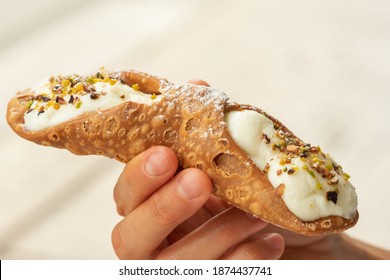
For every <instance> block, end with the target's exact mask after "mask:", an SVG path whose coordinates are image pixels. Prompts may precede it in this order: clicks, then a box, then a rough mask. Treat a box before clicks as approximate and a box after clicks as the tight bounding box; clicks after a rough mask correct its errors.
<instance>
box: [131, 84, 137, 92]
mask: <svg viewBox="0 0 390 280" xmlns="http://www.w3.org/2000/svg"><path fill="white" fill-rule="evenodd" d="M131 87H132V88H133V89H134V90H136V91H139V85H138V84H132V85H131Z"/></svg>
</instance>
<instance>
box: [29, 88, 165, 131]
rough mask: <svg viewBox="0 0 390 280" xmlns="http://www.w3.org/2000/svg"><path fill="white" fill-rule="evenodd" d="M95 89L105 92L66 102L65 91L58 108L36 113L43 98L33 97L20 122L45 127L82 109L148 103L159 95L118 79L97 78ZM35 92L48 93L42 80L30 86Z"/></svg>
mask: <svg viewBox="0 0 390 280" xmlns="http://www.w3.org/2000/svg"><path fill="white" fill-rule="evenodd" d="M93 86H94V87H95V89H96V92H97V93H100V92H105V93H106V94H105V95H99V98H97V99H91V97H90V94H84V95H77V94H75V95H74V96H78V97H79V98H80V101H81V104H80V106H79V107H78V106H75V105H74V104H68V101H69V99H70V95H66V96H65V97H64V100H65V101H66V103H67V104H64V105H61V106H60V107H59V108H58V109H55V108H54V107H53V106H50V107H48V108H47V109H46V110H45V112H44V113H42V114H38V109H39V107H40V106H45V102H42V101H34V102H33V103H32V105H31V108H36V109H35V110H33V111H31V112H29V113H26V114H25V115H24V125H25V129H26V130H30V131H38V130H42V129H45V128H48V127H52V126H55V125H57V124H60V123H63V122H65V121H68V120H70V119H73V118H75V117H78V116H81V115H83V114H85V113H89V112H93V111H103V110H107V109H110V108H113V107H115V106H117V105H119V104H121V103H124V102H127V101H133V102H137V103H143V104H152V103H153V102H158V101H159V100H160V99H161V96H159V95H157V96H154V97H155V98H152V95H150V94H145V93H142V92H141V91H138V90H134V89H133V88H132V87H130V86H128V85H125V84H122V83H120V82H119V81H118V82H116V83H115V84H114V85H111V84H110V83H108V82H97V83H95V84H94V85H93ZM33 91H34V92H36V93H37V94H47V95H49V96H50V94H51V90H50V89H49V87H48V84H47V83H46V84H42V85H39V86H37V87H36V88H34V89H33Z"/></svg>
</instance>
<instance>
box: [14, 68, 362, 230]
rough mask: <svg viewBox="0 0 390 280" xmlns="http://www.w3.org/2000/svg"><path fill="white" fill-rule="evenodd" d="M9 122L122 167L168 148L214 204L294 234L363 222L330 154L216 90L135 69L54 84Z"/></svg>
mask: <svg viewBox="0 0 390 280" xmlns="http://www.w3.org/2000/svg"><path fill="white" fill-rule="evenodd" d="M7 121H8V123H9V125H10V126H11V128H12V129H13V130H14V131H15V132H16V133H17V134H18V135H19V136H21V137H23V138H25V139H27V140H29V141H32V142H35V143H38V144H41V145H45V146H51V147H56V148H64V149H67V150H69V151H70V152H72V153H74V154H76V155H91V154H93V155H103V156H106V157H109V158H114V159H116V160H119V161H121V162H123V163H126V162H128V161H130V160H131V159H132V158H133V157H134V156H136V155H138V154H139V153H141V152H143V151H144V150H146V149H148V148H149V147H152V146H155V145H164V146H167V147H169V148H171V149H172V150H173V151H175V153H176V155H177V158H178V161H179V164H180V166H182V167H183V168H189V167H195V168H199V169H201V170H203V171H204V172H206V173H207V174H208V175H209V176H210V178H211V180H212V183H213V193H214V195H215V196H217V197H219V198H220V199H222V200H224V201H226V202H228V203H230V204H232V205H234V206H236V207H238V208H240V209H242V210H244V211H246V212H248V213H250V214H252V215H254V216H256V217H259V218H261V219H263V220H265V221H267V222H269V223H272V224H275V225H277V226H280V227H283V228H286V229H288V230H291V231H293V232H296V233H300V234H305V235H320V234H328V233H335V232H340V231H343V230H346V229H348V228H350V227H352V226H353V225H355V224H356V222H357V220H358V211H357V196H356V192H355V189H354V187H353V186H352V184H351V183H350V181H349V175H348V174H347V173H345V172H344V171H343V170H342V168H341V166H340V165H338V164H337V163H336V162H335V161H334V160H333V159H332V158H331V157H330V156H329V155H327V154H325V153H324V152H323V151H322V150H321V149H320V148H319V147H318V146H312V145H310V144H307V143H305V142H303V141H302V140H301V139H299V138H298V137H296V136H295V135H294V134H293V133H292V132H291V131H290V130H288V129H287V128H286V127H285V126H284V125H283V124H282V123H281V122H279V121H278V120H277V119H275V118H273V117H272V116H270V115H268V114H266V113H265V112H264V111H262V110H261V109H258V108H256V107H254V106H251V105H239V104H236V103H230V102H229V100H228V97H227V96H226V95H225V94H224V93H223V92H221V91H219V90H216V89H214V88H211V87H205V86H199V85H193V84H182V85H177V84H173V83H170V82H168V81H167V80H165V79H162V78H159V77H156V76H152V75H149V74H146V73H141V72H137V71H132V70H130V71H113V72H107V71H105V70H104V69H101V70H100V71H99V72H98V73H97V74H94V75H90V76H81V75H69V76H64V75H58V76H52V77H50V78H49V79H48V80H47V81H45V82H43V83H42V84H40V85H39V86H37V87H35V88H33V89H26V90H24V91H21V92H19V93H18V94H17V95H16V96H14V97H13V98H12V99H11V100H10V102H9V104H8V109H7Z"/></svg>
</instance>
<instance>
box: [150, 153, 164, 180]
mask: <svg viewBox="0 0 390 280" xmlns="http://www.w3.org/2000/svg"><path fill="white" fill-rule="evenodd" d="M145 170H146V172H147V173H148V174H149V175H150V176H161V175H163V174H165V173H167V172H168V171H169V162H168V159H167V157H166V156H165V155H164V154H163V153H161V152H154V153H152V154H151V155H150V156H149V157H148V159H147V160H146V164H145Z"/></svg>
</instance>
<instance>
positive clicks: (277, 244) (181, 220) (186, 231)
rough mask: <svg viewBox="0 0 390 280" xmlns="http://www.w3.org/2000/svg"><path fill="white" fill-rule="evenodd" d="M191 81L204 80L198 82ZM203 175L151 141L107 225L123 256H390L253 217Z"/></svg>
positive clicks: (126, 173) (127, 176)
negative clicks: (220, 194) (215, 190)
mask: <svg viewBox="0 0 390 280" xmlns="http://www.w3.org/2000/svg"><path fill="white" fill-rule="evenodd" d="M190 82H191V83H194V84H199V85H205V86H209V85H208V83H206V82H204V81H202V80H191V81H190ZM211 191H212V184H211V181H210V178H209V177H208V176H207V174H206V173H204V172H202V171H201V170H198V169H195V168H189V169H185V170H181V171H179V172H178V162H177V159H176V155H175V154H174V152H173V151H172V150H170V149H169V148H167V147H163V146H156V147H152V148H150V149H149V150H146V151H145V152H143V153H141V154H139V155H138V156H136V157H135V158H134V159H132V160H131V161H130V162H129V163H128V164H127V165H126V166H125V168H124V170H123V172H122V173H121V174H120V176H119V178H118V181H117V183H116V185H115V188H114V200H115V203H116V207H117V211H118V213H119V214H120V215H121V216H122V217H123V219H122V220H121V221H120V222H119V223H118V224H117V225H116V226H115V227H114V229H113V231H112V245H113V248H114V251H115V253H116V254H117V256H118V257H119V258H120V259H246V260H248V259H253V260H254V259H280V258H281V259H390V252H388V251H385V250H382V249H379V248H376V247H373V246H371V245H368V244H365V243H362V242H360V241H358V240H354V239H352V238H350V237H348V236H347V235H345V234H334V235H326V236H321V237H307V236H302V235H298V234H295V233H292V232H289V231H286V230H283V229H280V228H278V227H275V226H273V225H271V224H267V223H266V222H264V221H262V220H261V219H257V218H254V217H252V216H250V215H248V214H246V213H244V212H242V211H240V210H238V209H237V208H235V207H232V206H229V205H227V204H225V203H224V202H222V201H220V200H219V199H217V198H216V197H214V196H213V195H212V193H211Z"/></svg>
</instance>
